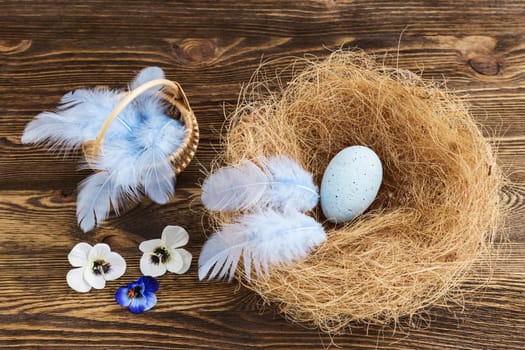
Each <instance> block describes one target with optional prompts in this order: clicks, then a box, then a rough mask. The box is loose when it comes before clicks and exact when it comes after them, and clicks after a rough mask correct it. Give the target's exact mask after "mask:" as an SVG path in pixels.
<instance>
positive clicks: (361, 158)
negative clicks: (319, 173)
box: [321, 146, 383, 223]
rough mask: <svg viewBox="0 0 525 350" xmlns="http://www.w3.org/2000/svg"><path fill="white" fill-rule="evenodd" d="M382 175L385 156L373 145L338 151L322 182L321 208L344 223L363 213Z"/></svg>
mask: <svg viewBox="0 0 525 350" xmlns="http://www.w3.org/2000/svg"><path fill="white" fill-rule="evenodd" d="M382 179H383V167H382V165H381V160H380V159H379V157H378V156H377V154H376V153H375V152H374V151H372V150H371V149H370V148H368V147H365V146H352V147H347V148H345V149H343V150H342V151H341V152H339V153H337V154H336V155H335V157H334V158H333V159H332V160H331V161H330V163H329V164H328V167H327V168H326V170H325V172H324V175H323V180H322V182H321V208H322V209H323V213H324V215H325V216H326V218H327V219H328V221H331V222H334V223H342V222H345V221H349V220H352V219H353V218H355V217H356V216H357V215H359V214H361V213H363V212H364V211H365V210H366V209H367V208H368V207H369V206H370V204H372V202H373V201H374V199H375V198H376V196H377V192H378V191H379V187H380V186H381V181H382Z"/></svg>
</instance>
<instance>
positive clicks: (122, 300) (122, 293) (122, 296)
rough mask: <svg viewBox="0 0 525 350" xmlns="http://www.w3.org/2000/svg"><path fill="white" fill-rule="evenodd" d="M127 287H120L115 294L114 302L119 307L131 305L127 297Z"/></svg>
mask: <svg viewBox="0 0 525 350" xmlns="http://www.w3.org/2000/svg"><path fill="white" fill-rule="evenodd" d="M128 290H129V289H128V287H120V288H119V289H117V292H116V293H115V300H116V301H117V303H118V304H119V305H120V306H124V307H128V306H129V304H130V303H131V298H130V297H129V296H128Z"/></svg>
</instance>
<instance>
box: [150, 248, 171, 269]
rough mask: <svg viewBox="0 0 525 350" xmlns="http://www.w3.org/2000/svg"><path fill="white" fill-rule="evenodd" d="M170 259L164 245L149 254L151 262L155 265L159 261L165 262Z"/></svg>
mask: <svg viewBox="0 0 525 350" xmlns="http://www.w3.org/2000/svg"><path fill="white" fill-rule="evenodd" d="M169 259H170V253H169V252H168V250H167V249H166V248H165V247H157V248H155V250H154V251H153V254H152V255H151V262H152V263H154V264H155V265H158V264H159V263H163V264H165V263H166V262H167V261H168V260H169Z"/></svg>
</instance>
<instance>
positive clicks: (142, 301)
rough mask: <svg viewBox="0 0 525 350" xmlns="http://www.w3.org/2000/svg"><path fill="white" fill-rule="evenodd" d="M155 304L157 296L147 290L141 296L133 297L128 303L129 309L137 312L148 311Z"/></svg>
mask: <svg viewBox="0 0 525 350" xmlns="http://www.w3.org/2000/svg"><path fill="white" fill-rule="evenodd" d="M155 304H157V297H156V296H155V294H154V293H151V292H147V293H145V294H144V295H143V296H142V297H141V298H133V299H132V300H131V303H130V304H129V311H131V312H133V313H134V314H139V313H141V312H144V311H148V310H149V309H151V308H152V307H153V306H155Z"/></svg>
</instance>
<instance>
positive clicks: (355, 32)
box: [0, 0, 525, 349]
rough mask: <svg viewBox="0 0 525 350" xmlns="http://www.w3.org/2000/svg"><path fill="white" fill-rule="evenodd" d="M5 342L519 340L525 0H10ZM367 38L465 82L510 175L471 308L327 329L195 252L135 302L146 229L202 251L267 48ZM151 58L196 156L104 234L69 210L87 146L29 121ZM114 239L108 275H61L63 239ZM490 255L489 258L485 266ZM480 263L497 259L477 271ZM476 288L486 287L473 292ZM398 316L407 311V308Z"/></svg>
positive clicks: (393, 55)
mask: <svg viewBox="0 0 525 350" xmlns="http://www.w3.org/2000/svg"><path fill="white" fill-rule="evenodd" d="M0 23H1V24H0V285H1V286H2V303H0V315H1V316H0V348H2V349H33V348H35V349H72V348H96V349H112V348H137V349H138V348H140V349H174V348H182V349H321V348H324V347H328V346H330V345H331V344H332V342H334V343H335V344H337V346H339V347H341V348H344V349H523V348H524V347H525V317H524V316H523V315H524V312H525V258H524V257H525V206H524V203H525V2H523V1H498V2H495V1H489V0H478V1H471V0H469V1H462V2H457V1H452V0H443V1H406V2H397V1H393V0H382V1H370V0H368V1H363V0H355V1H342V0H337V1H335V0H316V1H302V2H301V1H292V0H285V1H276V0H259V1H247V2H239V1H232V0H221V1H212V0H197V1H191V2H190V1H162V2H160V1H159V2H151V1H145V0H142V1H133V2H130V1H128V2H123V1H111V2H108V1H102V0H84V1H82V2H71V1H63V0H54V1H50V0H47V1H46V0H45V1H29V0H17V1H15V0H0ZM339 47H358V48H360V49H364V50H365V51H367V52H369V53H372V54H374V55H376V57H377V58H378V59H379V60H382V61H385V63H386V64H391V65H398V66H399V67H400V68H405V69H410V70H412V71H415V72H417V73H419V74H421V75H422V76H423V77H424V78H425V79H433V80H438V81H443V80H446V82H447V83H446V84H447V87H448V88H449V89H450V90H453V91H455V92H457V93H458V94H460V95H462V96H464V98H465V100H466V101H468V102H469V104H470V105H471V110H472V113H473V116H474V118H475V119H476V120H477V121H478V122H479V123H480V125H481V127H482V129H483V132H484V134H485V135H486V136H487V137H488V138H489V139H490V140H491V143H492V144H493V145H494V146H495V147H496V148H497V153H498V159H499V163H500V164H501V166H502V167H503V168H504V169H505V172H506V174H508V177H509V179H510V183H509V185H508V186H507V187H506V188H505V190H504V191H503V192H502V193H501V198H502V200H503V202H504V203H505V206H506V208H507V209H508V211H509V217H508V219H507V223H506V226H505V229H504V230H502V237H506V239H503V238H502V239H500V243H498V244H499V247H500V248H501V251H502V253H501V255H499V256H498V257H497V258H496V259H495V260H494V261H492V266H493V270H494V271H493V274H492V278H491V279H490V280H489V281H488V282H486V284H484V285H482V284H481V282H480V281H479V280H478V279H476V278H472V279H470V280H467V281H465V285H467V286H470V287H472V288H471V289H472V290H478V292H476V293H472V294H468V295H467V296H466V307H465V309H463V310H462V309H460V308H451V309H444V308H440V307H436V308H434V309H431V310H428V311H427V313H425V314H423V315H422V316H421V318H419V319H418V320H413V322H415V323H416V324H418V325H419V326H420V328H416V329H411V330H410V332H409V334H408V335H407V334H406V333H405V332H403V331H401V330H399V329H397V330H395V331H394V330H393V329H391V328H378V327H374V326H370V327H362V326H357V325H356V327H354V328H353V329H352V332H351V333H348V334H343V335H337V336H335V337H334V338H333V339H331V338H329V337H328V336H326V335H323V334H319V332H317V331H316V330H313V329H306V328H303V327H301V326H298V325H294V324H290V323H288V322H287V321H285V320H283V319H282V318H281V316H280V315H277V314H275V312H274V311H273V309H272V307H271V306H262V305H261V301H260V299H259V298H258V297H257V296H255V295H253V294H252V293H251V292H249V291H247V290H245V289H244V288H242V287H239V286H238V285H236V284H232V285H228V284H226V283H217V282H202V283H201V282H198V279H197V271H196V264H194V265H193V266H192V267H191V269H190V271H189V272H188V273H187V274H185V275H182V276H174V275H165V276H163V277H162V278H161V279H160V283H161V289H160V290H159V293H158V298H159V303H158V304H157V305H156V306H155V308H154V309H153V310H151V311H150V312H147V313H144V314H141V315H132V314H130V313H128V312H127V311H126V310H123V309H121V308H120V307H118V305H117V304H116V303H114V301H113V293H114V291H115V289H116V288H117V287H118V286H119V285H121V284H124V283H127V282H129V281H131V280H132V279H135V278H136V277H138V276H139V274H140V271H139V258H140V254H139V253H140V252H139V251H138V249H137V248H136V247H137V242H138V241H140V240H142V239H149V238H154V237H158V236H159V235H160V232H161V231H162V228H163V227H164V226H165V225H168V224H178V225H182V226H184V227H186V228H187V229H188V232H189V233H190V236H191V238H190V242H189V244H188V249H189V250H190V251H191V252H192V254H193V255H194V256H195V257H197V256H198V253H199V251H200V248H201V246H202V243H203V242H204V238H205V235H207V234H210V230H209V228H208V226H207V224H206V218H205V217H204V216H203V214H202V211H201V207H200V203H199V199H198V196H199V186H198V183H199V182H201V181H202V178H203V176H202V170H203V169H207V168H209V166H210V162H211V161H212V159H213V158H214V157H215V155H216V152H217V151H218V150H219V149H220V144H219V140H220V132H221V130H222V126H223V122H224V113H223V107H224V108H225V109H226V110H228V109H229V108H231V106H233V105H234V104H235V102H236V101H237V96H238V93H239V90H240V87H241V86H242V84H243V83H245V82H247V81H248V80H249V79H250V76H251V74H252V73H253V71H254V70H255V69H256V68H257V66H258V65H259V63H260V62H261V61H264V60H267V59H271V58H281V60H280V61H279V63H277V64H275V69H276V70H278V69H280V68H282V67H284V66H285V65H287V64H289V63H290V62H292V61H293V56H303V55H305V54H315V55H325V54H326V53H327V52H328V50H331V49H336V48H339ZM147 65H158V66H161V67H163V68H164V69H165V70H166V73H167V76H168V77H170V78H171V79H175V80H177V81H179V82H180V83H181V85H182V86H183V87H184V89H185V91H186V93H187V95H188V97H189V99H190V102H191V103H192V107H193V108H194V110H195V113H196V115H197V118H198V119H199V126H200V130H201V135H202V136H201V143H200V146H199V150H198V153H197V156H196V158H195V160H194V161H193V162H192V163H191V165H190V166H189V167H188V168H187V170H186V171H185V172H184V173H183V174H182V175H181V176H180V177H179V178H178V184H177V195H176V197H175V198H174V199H173V200H172V201H171V202H170V203H169V204H168V205H165V206H158V205H155V204H153V203H151V202H145V203H141V204H138V205H136V206H134V207H132V208H130V210H129V211H128V212H126V213H125V214H124V215H122V216H120V217H114V216H113V217H111V218H110V219H109V220H108V222H107V223H106V225H105V226H104V227H103V228H102V229H99V230H97V231H95V232H94V233H90V234H87V235H84V234H82V233H81V231H80V229H79V228H78V227H77V225H76V217H75V198H76V186H77V184H78V182H79V181H81V180H82V178H84V177H85V176H87V175H88V174H89V172H86V171H82V172H79V171H77V170H76V168H77V163H78V158H79V154H74V153H72V154H69V155H66V156H63V155H56V154H55V155H54V154H50V153H49V152H47V151H45V150H44V149H42V148H38V147H34V146H30V145H22V144H21V142H20V136H21V134H22V132H23V129H24V127H25V125H26V124H27V123H28V122H29V121H30V120H31V119H32V118H33V117H34V116H35V115H36V114H37V113H39V112H41V111H44V110H52V109H53V108H54V107H55V106H56V105H57V103H58V101H59V99H60V97H61V96H62V95H63V94H64V93H66V92H67V91H70V90H72V89H76V88H81V87H89V86H95V85H108V86H114V87H118V86H123V85H125V84H126V83H127V82H128V81H129V80H130V78H131V77H132V76H133V75H134V73H135V72H136V71H138V70H139V69H140V68H142V67H144V66H147ZM80 241H88V242H92V243H93V242H99V241H106V242H109V243H110V244H111V245H112V247H113V248H114V249H116V250H118V251H119V252H121V253H122V255H123V256H124V257H125V258H126V260H127V262H128V272H127V274H126V276H125V277H123V278H122V279H121V280H119V281H112V282H110V283H108V287H107V288H105V289H103V290H98V291H91V292H90V293H87V294H79V293H76V292H74V291H73V290H71V289H69V288H68V287H67V285H66V283H65V274H66V273H67V271H68V270H69V264H68V262H67V254H68V252H69V250H70V249H71V248H72V246H73V245H74V244H76V243H77V242H80ZM480 265H483V264H480ZM482 274H483V276H484V277H488V274H487V272H482ZM480 287H483V288H482V289H481V290H479V288H480ZM404 322H405V324H407V323H410V320H404Z"/></svg>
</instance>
